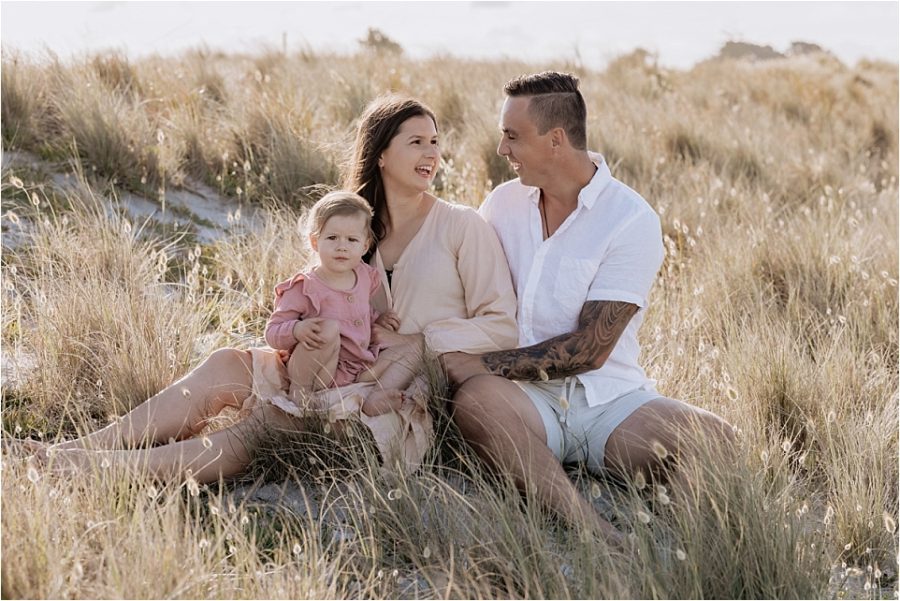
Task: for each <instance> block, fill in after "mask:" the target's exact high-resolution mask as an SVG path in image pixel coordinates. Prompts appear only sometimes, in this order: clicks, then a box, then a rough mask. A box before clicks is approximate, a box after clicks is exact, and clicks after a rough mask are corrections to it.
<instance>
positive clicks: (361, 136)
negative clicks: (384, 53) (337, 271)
mask: <svg viewBox="0 0 900 601" xmlns="http://www.w3.org/2000/svg"><path fill="white" fill-rule="evenodd" d="M411 117H430V118H431V120H432V121H433V122H434V123H435V127H437V119H436V118H435V116H434V112H433V111H432V110H431V109H430V108H428V107H427V106H425V105H424V104H422V103H421V102H419V101H418V100H414V99H412V98H404V97H401V96H381V97H379V98H376V99H375V100H373V101H372V102H370V103H369V105H368V106H367V107H366V110H365V112H364V113H363V116H362V119H361V120H360V122H359V128H358V129H357V131H356V143H355V144H354V146H353V158H352V159H351V162H350V165H349V169H347V175H346V177H345V178H344V189H345V190H350V191H352V192H356V193H357V194H359V195H360V196H362V197H363V198H365V199H366V201H367V202H368V203H369V205H370V206H371V207H372V210H373V211H374V213H375V214H374V217H373V219H372V232H373V234H374V235H375V244H376V245H377V244H378V242H380V241H381V240H382V239H383V238H384V236H385V234H387V228H388V226H390V215H389V214H388V212H387V205H386V200H385V197H384V182H383V181H382V179H381V169H380V168H379V167H378V159H379V157H380V156H381V153H382V152H384V150H385V148H387V147H388V145H390V143H391V140H393V139H394V136H396V135H397V130H399V129H400V126H401V125H403V123H404V122H405V121H406V120H407V119H409V118H411Z"/></svg>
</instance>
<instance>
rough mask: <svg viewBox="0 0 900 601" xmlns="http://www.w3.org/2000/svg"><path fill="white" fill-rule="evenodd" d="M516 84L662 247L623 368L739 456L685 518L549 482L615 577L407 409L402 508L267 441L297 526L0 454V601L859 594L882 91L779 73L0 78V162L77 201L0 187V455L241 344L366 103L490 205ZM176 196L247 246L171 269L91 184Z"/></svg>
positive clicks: (254, 336) (624, 62)
mask: <svg viewBox="0 0 900 601" xmlns="http://www.w3.org/2000/svg"><path fill="white" fill-rule="evenodd" d="M545 66H553V67H556V68H564V69H568V70H574V71H576V72H578V74H579V75H580V76H581V77H582V88H583V91H584V93H585V97H586V99H587V101H588V103H589V106H588V110H589V116H590V117H589V137H590V138H591V140H590V144H591V146H592V148H595V149H597V150H599V151H601V152H603V153H604V154H605V156H606V157H607V159H608V161H609V163H610V165H611V166H612V169H613V172H614V174H615V175H616V176H617V177H619V178H620V179H622V180H623V181H625V182H626V183H628V184H629V185H631V186H633V187H634V188H635V189H637V190H638V191H640V192H641V193H642V194H643V195H644V196H645V197H646V198H647V199H648V200H649V202H650V203H651V204H652V205H653V206H654V207H655V209H656V210H657V211H658V212H659V214H660V217H661V219H662V223H663V232H664V237H665V240H664V241H665V244H666V248H667V257H666V260H665V263H664V265H663V268H662V270H661V272H660V274H659V278H658V280H657V283H656V285H655V288H654V291H653V293H652V302H651V306H650V308H649V309H648V311H647V315H646V320H645V324H644V328H643V330H642V332H641V336H642V344H643V350H644V354H643V364H644V365H645V367H646V369H647V371H648V372H649V374H650V375H651V377H654V378H656V379H657V380H658V382H659V384H658V387H659V389H660V391H661V392H663V393H664V394H666V395H668V396H671V397H675V398H682V399H685V400H687V401H689V402H691V403H694V404H696V405H698V406H701V407H704V408H707V409H710V410H712V411H715V412H717V413H719V414H720V415H722V416H724V417H725V418H726V419H728V420H729V421H730V422H731V423H732V424H734V425H735V426H736V427H737V428H738V429H739V432H740V435H739V438H740V441H741V445H740V453H739V458H738V459H737V460H735V461H733V462H732V461H728V462H724V461H723V460H722V459H721V458H717V457H711V458H707V460H706V461H704V462H699V463H698V464H697V465H695V466H693V469H694V470H695V473H694V476H693V477H694V479H695V481H696V482H697V486H696V488H695V490H696V494H695V495H694V496H692V497H690V498H688V499H679V498H676V497H675V496H674V495H670V494H669V493H668V492H667V491H665V490H663V489H660V488H658V487H657V485H656V484H654V483H647V484H646V486H644V487H643V488H638V487H637V486H636V485H631V486H626V487H621V486H619V485H617V484H615V483H608V482H604V481H598V482H594V481H592V480H588V481H582V482H580V485H581V486H582V487H583V488H584V489H585V493H586V494H588V495H591V496H593V493H594V492H595V491H596V492H603V496H604V498H607V499H610V500H611V502H612V503H613V509H612V510H611V511H612V513H611V516H610V517H611V518H612V519H614V520H615V521H616V523H617V524H618V525H619V526H620V527H621V528H622V529H623V530H625V531H626V532H629V533H631V534H632V535H633V536H631V537H630V541H631V542H630V545H631V547H630V551H629V552H628V553H626V554H625V555H619V554H615V553H611V552H610V551H609V549H607V548H606V547H605V546H604V545H603V544H602V542H599V541H584V540H581V538H580V537H579V536H578V531H577V528H574V529H573V528H569V527H566V526H564V525H562V524H560V523H559V522H557V521H555V520H554V519H553V518H551V517H550V516H547V515H546V514H545V513H544V512H543V511H542V510H541V509H540V508H538V507H536V506H535V505H534V504H531V503H527V502H524V501H523V500H522V498H521V497H520V495H519V494H518V493H517V492H516V491H515V490H514V487H512V485H511V483H509V482H508V481H505V480H503V479H502V478H495V477H493V476H491V475H490V474H489V473H488V472H487V471H486V470H485V469H484V467H483V466H482V465H481V464H480V463H479V462H478V461H477V460H476V459H475V458H474V457H473V456H472V455H471V453H470V452H469V451H468V450H467V449H466V447H465V445H463V444H462V443H461V442H460V441H459V440H458V439H457V437H456V436H455V435H454V432H453V430H452V428H450V427H448V426H447V424H448V420H447V418H446V415H444V414H443V413H442V401H441V398H440V395H435V399H434V410H435V414H436V416H437V420H438V425H439V428H438V430H439V431H440V432H441V441H442V445H441V446H440V448H438V449H436V450H435V451H434V452H433V453H432V454H430V455H429V459H428V461H427V462H426V465H425V466H424V467H423V468H422V470H420V471H419V472H418V473H416V474H414V475H411V476H408V477H406V478H404V479H399V480H398V479H396V478H392V477H390V476H389V475H386V474H383V473H381V472H380V471H379V469H378V468H377V461H376V460H375V459H374V457H373V456H372V450H371V446H370V445H368V444H367V442H366V440H365V437H364V436H359V433H357V435H358V436H357V437H356V438H353V439H341V440H338V441H335V440H334V437H333V436H323V434H324V433H323V432H318V434H317V433H316V432H313V433H307V434H305V435H301V436H296V435H294V436H290V435H285V434H283V433H281V434H278V435H277V436H276V435H275V434H273V436H272V437H271V438H270V439H269V444H266V445H263V446H262V447H261V448H260V450H259V452H258V453H257V456H256V459H255V463H254V466H253V468H252V469H251V471H250V474H249V475H248V479H249V480H253V479H254V478H260V479H262V480H263V481H275V482H280V481H283V480H285V479H287V480H288V481H294V480H296V481H299V482H300V484H301V485H302V486H303V487H305V489H306V490H307V491H308V492H309V494H310V495H312V496H316V499H315V502H314V503H313V502H312V501H311V505H315V507H317V508H319V510H318V511H313V510H310V511H307V512H305V513H304V512H300V513H290V512H273V511H271V510H268V509H264V508H259V507H254V506H252V505H247V504H241V503H237V502H233V501H232V500H230V498H229V494H230V491H231V489H232V488H233V486H234V485H233V484H232V483H225V484H224V485H223V486H222V487H216V486H214V487H211V488H208V489H199V488H195V487H192V486H190V485H189V483H188V485H182V484H181V483H177V482H168V483H167V482H154V481H152V480H149V479H147V478H146V477H143V476H141V475H140V474H119V473H112V472H110V471H109V470H107V469H103V468H102V467H99V468H98V470H97V471H96V473H95V474H92V475H90V476H87V477H85V478H83V479H54V478H51V477H49V476H43V475H40V474H37V473H35V472H28V470H27V468H26V466H25V465H24V464H22V463H21V462H19V461H17V460H16V459H15V457H14V456H10V455H7V456H5V457H4V462H3V467H2V469H3V476H4V478H3V484H2V487H3V499H2V503H3V512H2V521H3V524H2V525H3V531H2V544H3V551H4V553H3V560H2V576H3V585H2V586H3V595H4V596H7V597H99V598H107V597H141V596H154V597H161V596H172V597H201V596H202V597H228V598H253V597H263V596H265V597H271V598H275V597H278V598H281V597H285V598H287V597H293V598H296V597H304V598H318V597H329V598H350V597H354V598H355V597H379V598H380V597H394V596H410V597H412V596H424V597H478V598H497V597H545V598H550V597H553V598H569V597H582V598H588V597H589V598H604V597H617V598H629V597H642V598H710V597H714V598H788V597H790V598H794V597H797V598H815V597H823V596H851V597H867V598H868V597H879V596H889V595H891V594H892V593H891V592H890V589H891V588H895V587H896V586H897V584H896V583H897V580H896V573H897V538H896V537H897V532H896V523H897V519H898V517H897V516H898V494H897V487H898V465H897V454H898V453H897V447H898V444H897V443H898V440H897V439H898V434H897V431H898V430H897V426H898V415H897V413H898V395H897V390H898V311H900V306H898V296H897V280H898V246H897V245H898V242H897V229H898V199H897V164H898V154H897V140H898V114H897V110H896V106H897V103H898V83H897V80H898V76H897V71H896V65H886V64H880V63H870V62H861V63H859V64H857V65H856V66H853V67H849V66H846V65H843V64H840V63H839V62H837V61H835V60H834V59H831V58H828V57H801V58H795V59H790V60H784V61H775V62H760V63H742V62H712V61H711V62H706V63H703V64H699V65H697V66H696V67H694V68H693V69H691V70H688V71H672V70H667V69H663V68H661V67H660V66H659V65H658V64H657V63H656V62H655V61H654V60H653V57H652V55H648V54H646V53H640V52H637V53H634V54H632V55H627V56H623V57H620V58H619V59H617V60H615V61H614V62H613V63H612V64H610V66H609V67H608V68H607V69H606V70H605V71H604V72H599V73H598V72H592V71H587V70H584V69H581V68H580V67H578V66H577V65H574V66H573V65H525V64H521V63H514V62H496V63H487V62H472V61H461V60H457V59H452V58H447V57H442V58H440V59H433V60H427V61H413V60H409V59H405V58H402V57H388V56H384V55H374V54H360V55H357V56H354V57H340V56H330V55H316V54H314V53H309V52H306V53H303V54H300V55H297V56H283V55H281V54H280V53H277V52H266V53H261V54H259V55H256V56H224V55H216V54H212V53H209V52H203V51H198V52H193V53H189V54H186V55H185V56H183V57H181V58H178V59H161V58H152V59H147V60H143V61H136V62H129V61H127V60H126V59H124V58H123V57H121V56H116V55H102V56H98V57H90V58H87V59H85V60H84V61H82V62H79V63H73V64H62V63H60V62H59V61H57V60H54V59H52V58H51V59H46V60H43V61H29V60H25V59H22V58H21V57H18V58H17V57H14V56H12V55H10V54H9V53H6V52H5V53H4V56H3V84H2V94H3V97H2V106H3V142H4V147H5V148H6V149H10V148H12V149H17V150H29V151H32V152H35V153H37V154H39V155H41V156H44V157H47V158H51V159H59V158H68V157H70V156H72V155H73V154H74V155H75V157H76V158H77V161H78V162H80V163H81V164H83V165H84V168H83V170H84V172H85V173H86V174H87V176H86V177H82V179H83V180H84V184H83V185H81V186H80V187H78V188H77V189H76V190H75V191H72V192H70V193H69V195H68V197H66V199H65V202H59V201H58V199H57V200H54V197H53V195H52V194H51V192H50V191H49V190H48V188H47V187H45V186H44V184H43V183H41V182H37V181H32V180H34V179H36V177H37V176H36V175H35V174H33V173H31V172H27V171H22V170H19V171H16V170H15V169H14V170H12V171H7V172H5V173H4V174H3V182H2V185H3V197H4V205H5V206H4V210H3V220H2V226H3V231H4V237H5V239H11V237H16V238H17V239H21V240H23V242H21V243H20V244H19V245H18V246H17V247H16V249H15V250H12V249H10V248H9V247H4V252H3V256H2V279H3V290H2V294H3V316H2V317H3V319H2V339H3V345H4V354H5V355H6V356H7V357H19V358H21V360H22V361H23V362H26V363H27V362H28V361H29V360H30V361H31V362H33V363H35V364H36V367H35V368H34V369H33V370H31V371H27V370H26V372H25V376H23V377H22V378H21V379H20V380H16V381H15V382H13V383H12V384H11V385H5V386H4V389H3V427H4V435H5V436H24V435H26V434H31V435H37V434H38V433H40V434H42V435H43V436H44V437H47V438H56V437H57V436H61V435H65V436H70V435H72V434H73V433H74V432H76V431H77V432H84V431H88V430H90V429H93V428H95V427H97V426H100V425H103V424H104V423H106V420H108V419H109V418H110V417H111V416H112V415H114V414H116V413H120V412H121V411H123V410H125V409H126V408H127V407H129V406H131V405H133V404H134V403H136V402H138V401H140V400H141V399H143V398H144V397H146V396H148V395H149V394H151V393H153V392H155V391H156V390H158V389H159V388H161V387H162V386H164V385H165V384H167V383H168V382H171V381H173V380H174V379H176V378H177V377H178V376H180V375H181V374H183V373H184V372H185V371H187V370H188V369H189V368H190V367H191V366H194V365H196V364H197V363H198V362H199V361H200V360H202V358H203V356H204V354H205V353H207V352H209V350H211V349H213V348H216V347H218V346H222V345H226V344H227V345H235V346H240V347H247V346H250V345H252V344H256V343H258V342H259V340H260V337H261V334H262V330H263V326H264V323H265V319H266V317H267V315H268V312H269V311H270V310H271V302H272V298H271V295H272V287H273V286H274V284H275V283H276V282H277V281H279V280H280V279H283V278H285V277H287V276H288V275H290V274H291V273H293V272H294V271H296V270H297V269H299V268H300V267H302V265H303V263H304V262H305V261H306V260H307V255H306V252H305V250H304V248H303V245H302V244H301V242H302V241H301V239H300V237H299V235H298V234H297V232H296V220H297V218H298V217H299V216H300V214H301V213H302V209H303V207H304V206H306V204H307V203H308V202H309V199H310V198H314V197H315V196H316V194H318V193H319V188H318V186H323V185H324V186H328V185H334V184H335V183H336V181H337V173H338V169H339V167H340V165H341V164H342V163H343V161H345V160H346V158H347V157H346V149H347V148H348V146H349V141H350V139H351V138H352V128H353V126H354V122H355V119H356V118H357V117H358V116H359V114H360V111H361V108H362V107H363V106H364V105H365V103H366V102H367V101H368V100H369V99H370V98H372V97H374V96H375V95H377V94H380V93H383V92H387V91H395V92H400V93H409V94H414V95H416V96H418V97H420V98H422V99H423V100H425V101H426V102H428V103H429V104H431V105H432V106H433V107H434V108H435V109H436V110H437V112H438V113H439V115H440V117H439V120H440V123H439V127H440V130H441V132H442V135H443V152H444V159H445V163H444V166H443V169H442V173H441V176H440V178H439V180H438V181H437V182H436V186H435V187H436V190H437V192H438V193H439V194H441V195H442V196H444V197H445V198H447V199H449V200H452V201H455V202H463V203H467V204H471V205H477V204H478V203H479V202H480V201H481V199H482V198H483V196H484V194H485V193H486V192H487V191H488V190H489V189H490V187H491V185H492V184H496V183H498V182H499V181H502V180H503V179H506V178H508V177H509V176H510V174H509V172H508V168H507V167H506V166H505V164H504V163H503V161H502V160H499V159H498V157H496V154H495V147H496V121H497V112H498V108H499V104H500V102H501V100H502V96H501V88H502V84H503V83H504V82H505V81H506V80H507V79H509V78H511V77H513V76H516V75H519V74H521V73H524V72H531V71H537V70H539V69H541V68H544V67H545ZM190 178H195V179H200V180H202V181H204V182H206V183H208V184H210V185H213V186H215V187H217V188H218V189H219V190H220V191H221V192H223V193H225V194H228V195H230V196H233V197H235V198H238V199H240V200H241V201H243V202H245V203H256V204H259V205H260V206H262V207H264V209H263V210H262V211H261V212H260V214H259V215H260V217H259V218H258V219H259V220H258V222H257V223H254V224H250V223H246V227H245V228H236V229H233V231H232V232H231V233H229V234H225V235H223V237H222V238H220V240H219V241H217V242H216V243H214V244H210V245H207V246H198V245H195V243H194V242H193V241H191V240H189V239H187V238H178V237H172V236H168V237H167V236H166V235H161V234H160V233H159V231H160V230H159V229H157V228H153V227H151V225H150V224H149V223H148V224H147V225H145V226H144V227H141V225H142V224H141V223H132V222H131V221H129V220H128V218H127V217H126V216H125V215H124V214H123V213H122V212H121V207H119V205H117V203H116V202H115V200H114V199H111V198H109V194H108V193H107V190H108V189H109V186H108V185H107V184H108V183H109V182H110V181H112V180H116V182H117V185H118V186H119V187H123V186H124V187H125V188H127V189H130V190H138V191H142V192H143V193H144V194H146V195H148V196H151V197H155V195H156V194H158V193H159V191H160V189H165V188H167V187H168V188H171V187H177V186H179V185H181V184H182V183H183V182H186V181H188V180H189V179H190ZM113 189H115V188H113ZM34 192H37V193H38V194H37V196H35V195H34V194H33V193H34ZM51 201H52V202H51ZM35 202H36V204H35ZM234 217H235V216H234V215H232V221H234ZM237 220H238V222H239V223H243V222H246V221H247V218H246V217H244V218H241V217H238V218H237ZM8 237H9V238H8ZM14 351H15V352H14ZM348 449H349V450H348ZM594 485H596V487H597V488H595V486H594ZM607 489H608V490H607ZM232 505H233V507H232Z"/></svg>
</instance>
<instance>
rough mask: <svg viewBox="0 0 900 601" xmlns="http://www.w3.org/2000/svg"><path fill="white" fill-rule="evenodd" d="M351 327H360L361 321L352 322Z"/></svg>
mask: <svg viewBox="0 0 900 601" xmlns="http://www.w3.org/2000/svg"><path fill="white" fill-rule="evenodd" d="M353 325H355V326H356V327H359V326H361V325H362V320H361V319H357V320H355V321H354V322H353Z"/></svg>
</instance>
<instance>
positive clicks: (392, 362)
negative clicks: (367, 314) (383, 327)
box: [357, 344, 422, 415]
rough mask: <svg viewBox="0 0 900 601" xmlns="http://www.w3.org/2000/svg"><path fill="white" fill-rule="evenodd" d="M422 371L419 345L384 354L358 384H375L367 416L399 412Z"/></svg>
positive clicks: (382, 353)
mask: <svg viewBox="0 0 900 601" xmlns="http://www.w3.org/2000/svg"><path fill="white" fill-rule="evenodd" d="M421 369H422V356H421V351H420V350H419V348H418V346H416V345H412V344H410V345H401V346H394V347H391V348H389V349H385V350H383V351H382V352H381V353H380V354H379V355H378V360H377V361H376V362H375V365H373V366H372V367H371V368H370V369H368V370H367V371H365V372H363V373H361V374H360V375H359V378H357V381H359V382H376V383H377V384H378V387H376V388H375V390H373V391H372V392H370V393H369V395H368V396H367V397H366V402H365V404H364V405H363V411H364V412H365V413H366V415H380V414H382V413H386V412H388V411H392V410H393V411H397V410H399V409H400V405H401V403H402V402H403V393H402V392H401V391H402V390H405V389H406V388H407V387H408V386H409V385H410V384H411V383H412V381H413V378H415V377H416V374H417V373H419V372H420V371H421Z"/></svg>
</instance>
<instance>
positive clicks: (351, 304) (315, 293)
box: [249, 263, 433, 470]
mask: <svg viewBox="0 0 900 601" xmlns="http://www.w3.org/2000/svg"><path fill="white" fill-rule="evenodd" d="M354 271H355V273H356V285H355V286H354V287H353V289H352V290H335V289H334V288H331V287H330V286H328V285H327V284H326V283H325V282H324V281H322V279H321V278H319V277H318V276H316V275H315V273H312V272H309V273H300V274H297V275H295V276H294V277H292V278H290V279H289V280H286V281H284V282H282V283H280V284H278V285H277V286H276V287H275V311H274V312H273V313H272V317H271V318H270V319H269V322H268V324H266V342H268V343H269V345H270V346H271V347H272V348H277V349H284V350H288V351H293V349H294V347H295V346H296V344H297V340H296V339H295V338H294V334H293V328H294V324H295V323H297V320H298V319H300V318H304V319H309V318H312V317H323V318H326V319H336V320H338V321H339V322H340V331H341V349H340V352H339V354H338V367H337V370H336V373H335V378H334V382H333V383H332V387H331V388H329V389H327V390H325V391H321V392H319V393H317V394H316V397H315V398H316V400H317V402H318V405H317V406H316V407H314V408H312V409H310V408H304V409H301V408H300V407H298V406H297V405H296V404H295V403H294V402H293V401H292V400H291V398H290V394H289V389H290V379H289V378H288V373H287V367H286V365H285V364H284V363H283V362H282V361H281V359H280V358H279V357H278V354H277V353H275V352H273V351H272V350H271V349H265V348H252V349H250V350H249V352H250V355H251V357H252V363H253V393H254V394H253V395H252V398H254V399H256V400H259V401H262V402H268V403H271V404H272V405H274V406H275V407H278V408H279V409H281V410H282V411H284V412H285V413H289V414H291V415H295V416H297V417H303V416H304V415H307V414H308V412H309V411H310V410H312V411H315V412H317V413H320V414H323V415H325V416H326V417H327V418H328V420H329V421H331V422H335V421H339V420H344V419H358V420H360V421H361V422H362V423H363V424H365V425H366V426H367V427H368V428H369V430H371V432H372V435H373V437H374V439H375V444H376V445H377V447H378V450H379V451H380V452H381V456H382V458H383V459H384V463H385V465H386V466H388V467H391V468H395V467H399V468H400V469H406V470H412V469H415V468H416V467H417V466H418V465H419V464H420V463H421V461H422V457H423V456H424V454H425V451H426V450H427V449H428V447H429V445H430V442H431V439H432V438H433V428H432V424H431V416H430V414H429V413H428V410H427V408H426V405H425V402H424V394H425V389H424V387H423V385H422V383H421V382H414V383H413V385H411V387H410V388H409V389H407V391H406V394H407V396H405V397H404V401H403V404H402V406H401V407H400V410H399V411H391V412H388V413H383V414H381V415H375V416H369V415H366V414H365V413H363V412H362V404H363V402H364V401H365V398H366V396H367V395H368V394H369V393H370V392H372V391H373V390H374V389H375V387H376V386H377V384H375V383H371V382H370V383H355V382H356V378H357V377H358V375H359V373H360V372H362V371H363V370H364V369H366V368H367V367H369V366H370V365H371V364H372V363H373V362H374V361H375V359H376V358H377V357H378V347H377V345H373V344H372V343H371V336H372V322H373V321H374V320H375V319H376V318H377V315H378V313H377V312H376V311H374V310H373V309H372V308H371V306H370V302H369V299H370V297H371V296H372V295H373V294H374V293H375V292H377V291H378V288H379V287H380V285H381V279H382V278H381V277H379V272H378V270H377V269H376V268H374V267H370V266H369V265H366V264H365V263H360V265H359V266H357V267H356V268H355V269H354Z"/></svg>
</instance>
